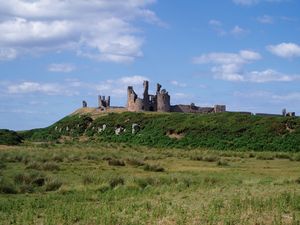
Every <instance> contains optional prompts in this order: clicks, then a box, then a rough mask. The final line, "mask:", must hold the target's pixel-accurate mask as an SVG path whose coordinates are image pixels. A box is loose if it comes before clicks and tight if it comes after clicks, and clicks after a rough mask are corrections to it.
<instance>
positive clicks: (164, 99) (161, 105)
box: [156, 90, 171, 112]
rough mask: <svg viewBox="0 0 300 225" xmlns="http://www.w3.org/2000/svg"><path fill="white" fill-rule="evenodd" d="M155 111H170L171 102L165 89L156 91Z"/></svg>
mask: <svg viewBox="0 0 300 225" xmlns="http://www.w3.org/2000/svg"><path fill="white" fill-rule="evenodd" d="M156 97H157V112H170V109H171V103H170V100H171V98H170V95H169V94H168V92H167V91H166V90H162V91H160V92H159V93H157V96H156Z"/></svg>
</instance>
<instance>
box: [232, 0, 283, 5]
mask: <svg viewBox="0 0 300 225" xmlns="http://www.w3.org/2000/svg"><path fill="white" fill-rule="evenodd" d="M232 1H233V2H234V3H235V4H237V5H245V6H251V5H255V4H258V3H260V2H269V3H272V2H284V1H287V0H232Z"/></svg>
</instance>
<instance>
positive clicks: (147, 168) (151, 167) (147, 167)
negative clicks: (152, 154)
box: [144, 164, 165, 172]
mask: <svg viewBox="0 0 300 225" xmlns="http://www.w3.org/2000/svg"><path fill="white" fill-rule="evenodd" d="M144 170H145V171H152V172H164V171H165V169H164V168H163V167H161V166H159V165H149V164H145V166H144Z"/></svg>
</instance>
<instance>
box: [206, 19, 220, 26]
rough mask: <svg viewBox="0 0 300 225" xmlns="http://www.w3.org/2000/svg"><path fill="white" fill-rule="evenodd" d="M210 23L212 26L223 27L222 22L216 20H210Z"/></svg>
mask: <svg viewBox="0 0 300 225" xmlns="http://www.w3.org/2000/svg"><path fill="white" fill-rule="evenodd" d="M208 23H209V25H211V26H222V22H221V21H219V20H215V19H212V20H210V21H209V22H208Z"/></svg>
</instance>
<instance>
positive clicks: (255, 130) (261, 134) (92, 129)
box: [22, 112, 300, 152]
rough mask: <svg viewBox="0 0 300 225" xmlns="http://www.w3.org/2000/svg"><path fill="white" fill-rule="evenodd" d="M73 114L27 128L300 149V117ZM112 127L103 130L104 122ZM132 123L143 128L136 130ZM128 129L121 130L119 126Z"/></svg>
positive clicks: (43, 135) (183, 143) (153, 141)
mask: <svg viewBox="0 0 300 225" xmlns="http://www.w3.org/2000/svg"><path fill="white" fill-rule="evenodd" d="M92 118H94V117H93V116H92V115H91V114H84V115H71V116H67V117H65V118H63V119H62V120H60V121H58V122H57V123H55V124H53V125H51V126H50V127H47V128H44V129H37V130H31V131H26V132H24V133H22V137H23V138H24V139H27V140H31V141H56V142H58V141H63V140H68V141H76V140H89V141H96V142H101V141H103V142H126V143H128V144H135V145H146V146H152V147H174V148H182V147H185V148H213V149H217V150H254V151H293V152H299V151H300V118H297V117H293V118H292V117H262V116H253V115H242V114H238V113H220V114H207V115H200V114H183V113H162V114H160V113H130V112H124V113H109V114H105V115H102V116H100V117H97V118H94V119H92ZM104 124H105V125H106V129H105V130H104V131H102V130H101V129H102V128H103V125H104ZM132 124H138V125H139V126H140V131H138V132H137V133H135V134H132ZM117 127H122V128H124V129H125V130H124V131H123V132H121V133H120V134H119V135H116V134H115V129H116V128H117Z"/></svg>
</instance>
